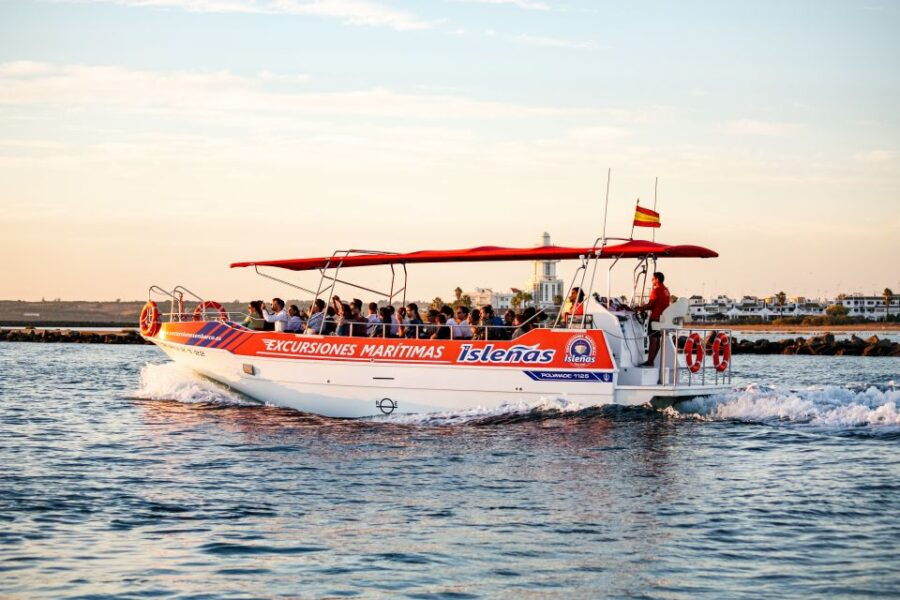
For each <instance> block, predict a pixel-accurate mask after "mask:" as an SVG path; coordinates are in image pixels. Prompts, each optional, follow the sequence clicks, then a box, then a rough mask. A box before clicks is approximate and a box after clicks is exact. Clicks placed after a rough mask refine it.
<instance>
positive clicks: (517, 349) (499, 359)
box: [456, 344, 556, 364]
mask: <svg viewBox="0 0 900 600" xmlns="http://www.w3.org/2000/svg"><path fill="white" fill-rule="evenodd" d="M555 355H556V350H550V349H547V350H541V348H540V346H538V345H537V344H535V345H533V346H523V345H522V344H516V345H515V346H512V347H511V348H497V347H496V346H494V344H488V345H486V346H485V347H484V348H474V347H473V346H472V344H463V346H462V348H461V349H460V352H459V357H457V359H456V361H457V362H464V363H488V364H509V363H539V364H540V363H549V362H553V357H554V356H555Z"/></svg>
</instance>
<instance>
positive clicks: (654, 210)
mask: <svg viewBox="0 0 900 600" xmlns="http://www.w3.org/2000/svg"><path fill="white" fill-rule="evenodd" d="M658 187H659V177H657V178H656V179H654V180H653V212H657V211H656V190H657V188H658ZM651 239H652V241H654V242H655V241H656V227H654V228H653V238H651Z"/></svg>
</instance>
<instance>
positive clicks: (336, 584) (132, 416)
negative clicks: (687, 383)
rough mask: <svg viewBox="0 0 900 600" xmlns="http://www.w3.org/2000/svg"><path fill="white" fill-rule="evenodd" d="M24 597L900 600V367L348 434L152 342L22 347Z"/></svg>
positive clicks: (8, 451)
mask: <svg viewBox="0 0 900 600" xmlns="http://www.w3.org/2000/svg"><path fill="white" fill-rule="evenodd" d="M0 365H2V367H0V597H3V598H107V597H108V598H127V597H133V598H147V597H160V598H164V597H177V598H254V597H260V598H270V597H292V598H293V597H344V596H360V597H366V598H370V597H385V598H397V597H407V598H474V597H508V598H523V597H528V598H548V597H549V598H573V597H582V598H597V597H645V598H717V599H718V598H759V597H777V598H811V597H815V598H824V597H847V596H881V597H896V596H897V595H898V594H900V517H898V515H900V413H898V404H900V391H898V389H897V382H900V359H896V358H862V357H814V356H737V357H735V389H734V390H733V391H732V392H730V393H728V394H724V395H722V396H718V397H715V398H709V399H703V400H695V401H692V402H689V403H686V404H684V405H682V406H680V407H679V408H677V409H667V410H662V411H657V410H652V409H649V408H617V407H607V408H603V409H596V408H593V409H592V408H584V407H581V406H579V405H577V404H575V403H571V402H567V401H566V399H565V398H552V397H548V398H544V399H542V400H541V401H540V402H538V403H537V405H536V406H535V405H524V404H514V405H510V406H505V407H502V408H501V409H496V410H474V411H468V412H466V413H456V414H437V415H424V416H404V415H396V416H393V417H380V418H372V419H361V420H335V419H326V418H320V417H315V416H310V415H304V414H300V413H297V412H293V411H290V410H284V409H279V408H275V407H270V406H265V405H260V404H257V403H255V402H252V401H250V400H248V399H247V398H244V397H241V396H239V395H236V394H233V393H230V392H227V391H224V390H223V389H221V388H219V387H217V386H215V385H213V384H211V383H209V382H207V381H204V380H202V379H199V378H196V377H194V376H192V375H191V374H190V373H187V372H185V371H184V370H182V369H181V368H180V367H178V366H176V365H174V364H172V363H169V362H167V361H166V360H165V359H164V358H163V357H162V355H161V354H160V352H159V351H158V350H157V349H155V348H153V347H148V346H105V345H67V344H47V345H44V344H25V343H0Z"/></svg>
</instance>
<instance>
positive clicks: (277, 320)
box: [263, 298, 288, 331]
mask: <svg viewBox="0 0 900 600" xmlns="http://www.w3.org/2000/svg"><path fill="white" fill-rule="evenodd" d="M263 318H264V319H265V320H266V323H274V325H275V331H284V328H285V326H287V322H288V314H287V311H286V310H284V300H282V299H281V298H272V312H269V311H268V310H266V307H265V305H264V306H263Z"/></svg>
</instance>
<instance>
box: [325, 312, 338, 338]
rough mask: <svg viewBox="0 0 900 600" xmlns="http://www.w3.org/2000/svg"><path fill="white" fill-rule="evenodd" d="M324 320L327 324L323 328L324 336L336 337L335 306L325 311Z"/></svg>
mask: <svg viewBox="0 0 900 600" xmlns="http://www.w3.org/2000/svg"><path fill="white" fill-rule="evenodd" d="M324 319H325V324H324V326H323V327H322V335H334V331H335V330H336V329H337V312H336V311H335V310H334V307H333V306H329V307H328V308H326V309H325V317H324Z"/></svg>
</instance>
